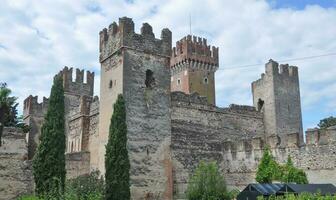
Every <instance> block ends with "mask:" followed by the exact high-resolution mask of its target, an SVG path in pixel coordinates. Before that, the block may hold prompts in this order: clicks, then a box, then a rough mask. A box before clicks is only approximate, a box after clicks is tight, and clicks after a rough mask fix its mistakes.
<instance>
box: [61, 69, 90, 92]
mask: <svg viewBox="0 0 336 200" xmlns="http://www.w3.org/2000/svg"><path fill="white" fill-rule="evenodd" d="M94 75H95V74H94V72H90V71H86V82H85V81H84V70H80V69H76V79H75V81H73V78H72V77H73V68H68V67H67V66H65V67H64V68H63V70H61V71H60V72H59V73H58V74H57V76H61V77H63V87H64V92H66V93H69V94H74V95H87V96H93V88H94Z"/></svg>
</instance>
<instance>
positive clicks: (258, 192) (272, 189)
mask: <svg viewBox="0 0 336 200" xmlns="http://www.w3.org/2000/svg"><path fill="white" fill-rule="evenodd" d="M287 193H288V194H294V195H299V194H302V193H310V194H317V193H318V194H320V195H322V196H325V195H332V196H335V195H336V187H335V186H334V185H333V184H280V183H275V184H258V183H252V184H249V185H248V186H247V187H246V188H245V189H244V190H243V191H241V192H240V193H239V194H238V196H237V200H257V198H258V196H263V197H266V198H267V197H269V196H271V195H275V196H282V195H285V194H287Z"/></svg>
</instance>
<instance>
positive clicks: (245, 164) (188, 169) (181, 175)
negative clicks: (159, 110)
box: [172, 126, 336, 199]
mask: <svg viewBox="0 0 336 200" xmlns="http://www.w3.org/2000/svg"><path fill="white" fill-rule="evenodd" d="M194 128H195V130H197V126H195V127H194ZM175 131H176V132H178V130H175ZM173 133H174V130H173ZM316 134H318V136H316V138H317V139H316V140H314V142H309V143H307V144H305V145H303V146H299V145H298V144H299V137H298V134H288V135H287V136H286V137H285V140H284V141H279V138H277V137H270V138H267V144H268V146H269V147H270V149H271V151H272V154H273V156H274V157H275V159H276V160H277V161H278V162H279V163H282V164H284V163H285V162H286V160H287V158H288V155H290V156H291V157H292V160H293V162H294V165H295V166H296V167H298V168H300V169H303V170H304V171H305V172H306V173H307V176H308V180H309V182H310V183H332V184H334V185H336V129H328V130H320V131H318V132H316ZM173 136H174V137H173V139H172V149H173V150H172V153H173V163H174V173H173V176H174V196H175V199H184V198H185V191H186V189H187V184H188V180H189V178H190V176H191V175H192V173H193V171H194V169H195V168H196V167H197V165H198V163H199V161H201V160H205V161H216V162H217V163H218V165H219V167H220V170H221V173H222V174H223V175H224V177H225V179H226V182H227V185H228V188H230V189H243V188H244V187H246V185H248V184H249V183H254V182H256V181H255V173H256V171H257V167H258V164H259V162H260V160H261V157H262V154H263V149H264V146H265V144H266V142H265V141H264V139H263V138H253V139H243V140H233V141H229V140H227V139H224V138H223V139H221V138H212V137H213V136H211V134H209V133H206V132H205V133H204V135H203V136H200V135H199V133H197V132H190V131H189V133H188V134H185V133H184V134H181V135H179V136H177V135H176V134H175V135H173ZM310 137H312V136H311V135H310ZM176 138H178V139H179V140H178V141H176V140H177V139H176ZM214 141H216V142H214ZM284 142H285V144H284ZM282 145H284V146H282Z"/></svg>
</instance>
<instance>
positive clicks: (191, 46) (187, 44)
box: [170, 35, 218, 71]
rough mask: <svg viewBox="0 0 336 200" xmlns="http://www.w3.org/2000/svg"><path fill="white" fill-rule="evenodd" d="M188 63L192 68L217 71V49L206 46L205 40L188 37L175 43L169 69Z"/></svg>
mask: <svg viewBox="0 0 336 200" xmlns="http://www.w3.org/2000/svg"><path fill="white" fill-rule="evenodd" d="M184 63H188V64H190V66H191V67H194V68H200V67H202V68H205V69H206V70H210V71H216V70H217V69H218V47H214V46H210V45H207V40H206V39H205V38H201V37H196V36H191V35H188V36H186V37H184V38H182V39H181V40H180V41H178V42H176V47H174V48H173V50H172V56H171V62H170V66H171V68H173V69H174V68H178V67H179V66H180V65H181V64H184Z"/></svg>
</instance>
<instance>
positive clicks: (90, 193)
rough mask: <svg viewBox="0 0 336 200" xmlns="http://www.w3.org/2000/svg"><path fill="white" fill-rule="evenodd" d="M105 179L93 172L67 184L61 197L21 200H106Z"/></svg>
mask: <svg viewBox="0 0 336 200" xmlns="http://www.w3.org/2000/svg"><path fill="white" fill-rule="evenodd" d="M104 189H105V185H104V179H103V177H102V176H100V174H99V172H98V171H93V172H91V173H90V174H87V175H81V176H79V177H77V178H74V179H70V180H67V181H66V182H65V192H64V194H60V195H56V196H53V195H46V196H41V197H40V198H39V197H37V196H24V197H20V198H19V200H44V199H48V200H53V199H62V200H103V199H104Z"/></svg>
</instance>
